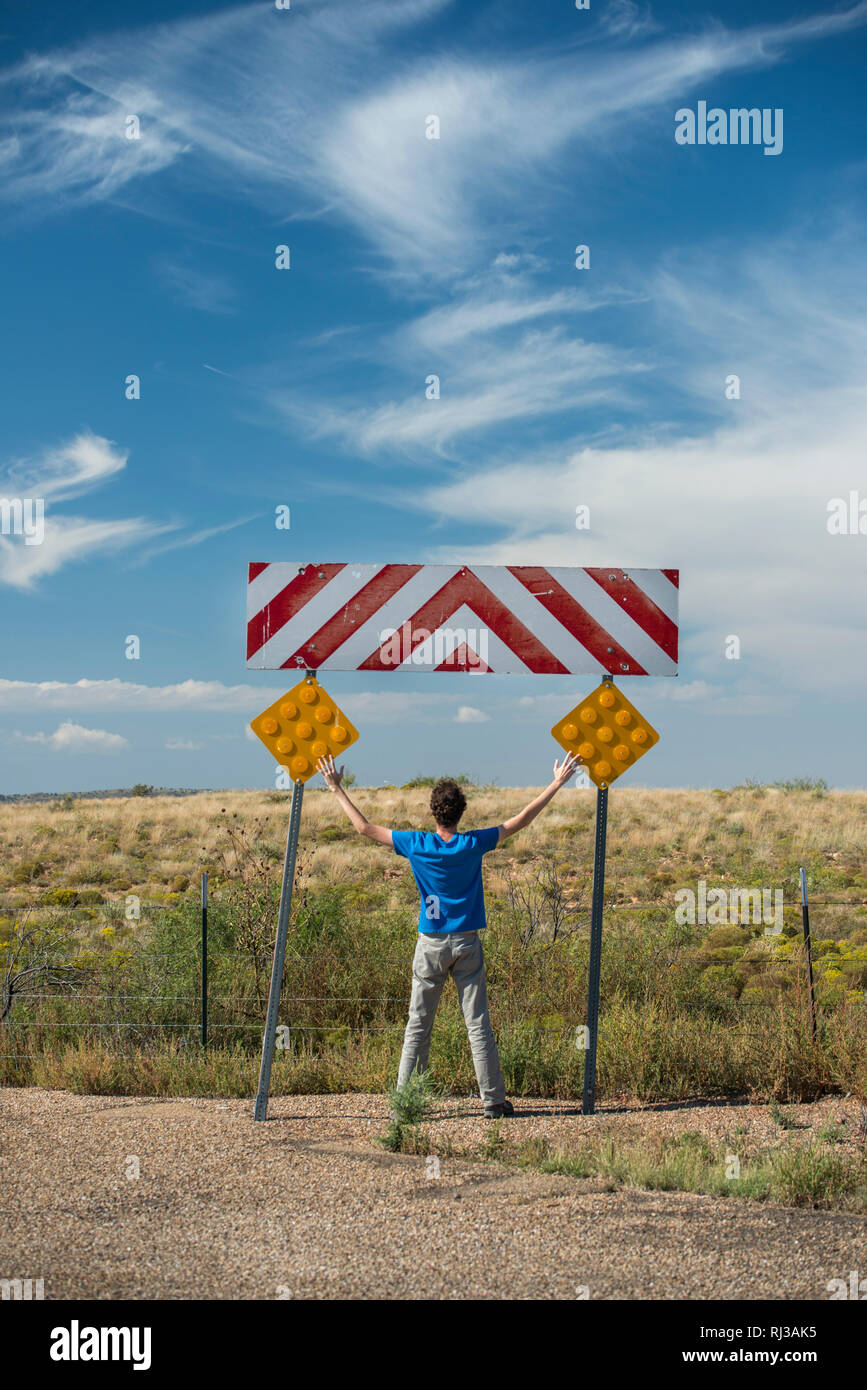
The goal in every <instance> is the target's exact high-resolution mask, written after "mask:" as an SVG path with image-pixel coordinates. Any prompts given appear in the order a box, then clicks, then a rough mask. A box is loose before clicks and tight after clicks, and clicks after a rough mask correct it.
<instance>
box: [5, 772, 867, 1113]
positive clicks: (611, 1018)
mask: <svg viewBox="0 0 867 1390" xmlns="http://www.w3.org/2000/svg"><path fill="white" fill-rule="evenodd" d="M530 795H532V792H531V790H529V789H511V790H510V789H491V788H487V789H471V790H470V792H469V800H470V805H469V810H468V814H467V822H468V824H470V825H475V826H480V825H492V824H497V823H499V822H500V821H502V820H503V819H504V818H505V817H506V816H507V815H509V814H511V813H514V812H515V811H516V810H517V809H519V808H520V807H521V805H523V804H524V803H525V802H526V800H527V799H528V798H529V797H530ZM354 797H355V799H356V800H357V802H358V804H359V805H360V806H361V807H362V808H363V809H364V811H365V813H366V814H367V815H368V816H369V817H370V818H371V819H372V820H375V821H379V822H382V823H385V824H389V825H392V826H395V827H409V826H423V825H425V824H428V823H429V812H428V807H427V802H428V793H427V792H426V791H425V790H402V789H398V788H380V789H368V790H359V791H357V792H356V793H354ZM594 800H595V799H594V797H593V796H592V795H591V794H590V793H588V792H583V791H577V790H572V789H569V790H567V791H565V792H564V793H561V794H560V795H559V796H558V797H557V799H556V800H555V801H554V802H553V803H552V805H551V806H550V807H549V808H548V809H547V810H546V811H545V812H544V813H543V815H542V816H541V817H540V818H539V819H538V820H537V821H536V822H535V823H534V824H533V825H532V826H531V827H530V828H529V829H528V830H527V831H525V832H523V833H522V834H521V835H519V836H517V837H516V838H515V839H514V840H512V841H510V842H509V844H508V845H507V846H506V847H505V848H504V849H503V850H502V851H499V852H496V853H494V854H492V855H489V856H488V857H487V859H486V861H485V863H486V867H485V880H486V894H487V902H488V919H489V925H490V928H491V930H490V931H489V933H488V937H487V941H486V953H487V955H488V963H489V977H490V981H491V998H492V1007H493V1015H494V1024H495V1027H496V1028H497V1029H498V1035H499V1039H500V1048H501V1053H502V1056H503V1065H504V1070H505V1072H506V1075H507V1082H508V1085H509V1088H510V1091H511V1092H512V1093H513V1094H515V1095H537V1096H546V1095H547V1096H554V1097H561V1098H569V1097H574V1096H575V1095H576V1094H580V1089H581V1083H582V1075H583V1053H581V1052H580V1051H578V1050H577V1049H576V1044H575V1027H576V1025H577V1024H579V1023H580V1022H581V1021H582V1020H583V1019H584V1018H585V1013H584V1010H585V1008H586V998H585V991H586V978H587V926H588V921H587V919H588V899H589V893H588V888H589V876H590V870H591V860H592V848H593V819H594ZM288 803H289V798H288V796H287V795H285V794H278V793H274V792H268V793H264V792H261V791H258V792H253V791H244V792H205V793H199V794H196V795H193V796H190V797H159V796H154V797H146V798H145V797H141V798H139V797H136V798H130V799H128V800H125V801H121V800H114V799H106V800H104V801H98V800H80V801H78V802H75V803H73V804H71V805H70V804H68V802H59V803H57V804H56V805H55V804H29V803H25V804H19V805H10V804H4V805H0V866H2V868H0V956H2V952H3V949H4V941H5V942H8V941H10V940H11V936H10V933H12V934H14V933H15V932H16V931H19V932H20V923H21V920H22V917H24V916H26V913H27V909H28V905H30V906H31V907H33V905H34V904H35V905H36V913H37V916H38V914H39V913H40V912H41V911H43V906H42V904H43V903H44V901H45V898H46V895H48V896H49V897H50V896H51V895H52V894H53V895H54V896H55V901H56V902H57V901H58V900H57V893H58V890H60V892H61V895H63V894H64V893H65V895H66V896H65V898H63V897H61V899H60V905H59V906H56V907H55V908H54V909H53V911H54V912H55V913H56V914H60V915H61V916H62V917H63V920H64V922H65V923H66V925H67V927H68V930H69V932H70V938H69V939H70V943H71V947H74V950H75V952H76V957H77V959H78V960H80V961H83V963H84V967H85V975H84V976H83V977H82V978H83V980H84V983H83V984H82V986H81V988H80V990H79V991H78V993H77V994H75V995H74V997H71V998H67V999H66V1000H61V1001H59V1002H58V1001H57V1000H55V999H52V1000H49V1001H47V1003H45V1005H44V1007H45V1008H50V1009H51V1010H53V1012H52V1013H51V1015H50V1017H49V1018H48V1019H47V1020H46V1016H45V1015H44V1014H43V1013H40V1008H41V1007H43V1006H42V1005H41V1004H40V1002H39V1001H37V1000H33V1001H32V1002H31V1001H29V1000H27V999H19V1001H18V1003H17V1005H16V1008H15V1012H14V1013H13V1014H12V1015H10V1017H11V1019H12V1020H13V1023H14V1025H15V1038H14V1047H13V1046H12V1045H11V1044H9V1045H8V1046H4V1047H2V1048H0V1053H6V1052H9V1053H15V1054H16V1056H14V1057H8V1058H4V1063H3V1066H2V1067H0V1073H2V1075H4V1076H5V1077H6V1078H7V1080H8V1081H10V1082H12V1083H13V1084H24V1083H27V1082H28V1081H29V1082H30V1083H32V1082H37V1083H38V1084H44V1085H49V1086H51V1085H56V1086H64V1085H71V1086H73V1087H75V1088H76V1089H81V1090H90V1091H93V1090H97V1091H102V1090H105V1089H109V1090H115V1091H122V1092H125V1093H127V1094H135V1093H139V1094H176V1095H177V1094H184V1093H195V1094H229V1095H242V1094H249V1090H250V1086H251V1084H252V1081H253V1072H254V1070H255V1068H254V1066H253V1065H252V1063H251V1058H253V1057H254V1055H255V1050H256V1046H257V1037H258V1036H259V1035H260V1032H261V1020H262V1016H263V1010H264V1003H263V1001H264V995H265V993H266V992H267V979H268V969H269V953H270V947H271V941H272V938H273V929H274V920H275V915H276V914H275V900H276V895H277V893H278V890H279V879H280V871H281V866H282V858H283V849H284V837H285V832H286V826H287V819H288ZM865 826H867V794H865V793H861V792H834V793H829V794H821V795H817V794H815V793H811V792H809V791H793V792H775V791H770V790H766V791H759V790H751V789H749V788H744V789H735V790H733V791H724V790H717V791H685V790H674V791H647V790H641V789H630V788H628V787H623V788H615V789H614V792H613V793H612V796H611V801H610V820H609V838H608V867H607V877H606V902H607V904H608V906H607V908H606V919H605V951H604V962H603V1021H602V1027H601V1030H600V1041H599V1049H600V1053H599V1068H600V1070H599V1086H600V1089H599V1093H598V1094H599V1095H600V1098H601V1097H602V1096H603V1094H608V1095H612V1094H629V1095H632V1096H633V1097H635V1098H637V1099H640V1100H644V1101H648V1100H659V1099H664V1098H669V1099H681V1098H684V1097H687V1096H694V1095H707V1096H713V1095H737V1094H741V1095H743V1094H747V1095H753V1096H763V1097H765V1098H771V1097H776V1098H778V1099H781V1100H795V1099H804V1098H811V1097H814V1096H818V1095H821V1094H823V1093H827V1092H828V1091H838V1092H839V1091H843V1092H846V1091H851V1092H852V1093H853V1094H855V1095H859V1096H863V1095H864V1094H865V1091H867V1057H865V1054H867V1047H865V1039H867V1027H865V1009H864V986H865V984H867V878H865V874H864V869H863V847H864V840H865ZM802 864H803V865H805V866H806V868H807V871H808V880H809V884H810V891H811V896H812V898H813V899H814V901H815V907H814V911H813V932H814V940H815V942H816V975H817V991H818V996H819V1002H820V1007H821V1013H822V1027H821V1030H820V1036H819V1038H818V1039H817V1041H816V1043H815V1044H813V1042H812V1040H811V1037H810V1033H809V1026H808V1018H807V1014H806V999H805V991H804V984H803V980H804V973H803V965H802V962H801V961H800V959H799V955H798V952H799V946H798V940H799V914H798V909H797V906H796V901H797V883H798V869H799V866H800V865H802ZM203 868H207V870H208V873H209V882H210V887H211V903H212V914H211V917H212V937H211V943H212V944H211V947H210V951H209V954H210V956H211V991H212V998H213V999H214V1001H215V1005H214V1009H213V1012H212V1021H213V1024H214V1032H213V1035H212V1037H213V1044H214V1045H213V1047H212V1049H210V1050H209V1051H208V1053H207V1054H205V1055H203V1054H201V1053H200V1052H197V1051H196V1049H197V1047H198V1044H197V1042H196V1031H195V1023H196V1016H197V1011H198V1005H197V1003H196V995H197V992H198V963H197V962H198V920H197V909H196V891H197V887H198V877H199V874H200V873H201V871H202V869H203ZM699 879H705V880H706V882H707V884H708V885H709V886H717V885H719V886H725V887H738V888H749V887H764V888H782V889H783V890H784V892H785V898H786V902H787V904H788V907H787V912H786V923H785V927H784V936H783V937H781V938H778V939H775V940H773V939H770V938H766V937H764V936H763V935H762V930H761V927H758V928H756V929H755V930H754V931H753V932H752V933H751V932H750V931H749V930H746V929H742V928H741V927H740V926H726V927H724V928H722V929H721V931H722V934H721V935H720V933H718V932H717V933H715V932H714V930H713V928H712V927H710V926H704V927H698V928H693V929H684V928H683V927H682V926H679V925H678V924H677V922H676V919H675V912H674V908H675V892H676V890H677V889H678V888H679V887H690V886H691V887H693V888H695V886H696V883H697V880H699ZM552 884H553V885H554V887H553V889H552ZM70 895H78V896H77V899H76V898H75V897H74V896H73V897H72V901H69V898H70ZM130 895H135V896H136V897H137V898H140V899H141V905H142V916H141V919H140V921H137V922H136V921H133V922H129V921H127V920H125V918H124V915H123V909H124V904H125V903H126V902H128V899H129V896H130ZM829 898H833V899H834V900H835V904H836V905H833V906H832V905H829V904H828V903H827V901H826V900H827V899H829ZM417 912H418V893H417V890H416V888H415V884H414V882H413V880H412V876H411V874H410V871H409V867H408V865H407V864H406V862H405V861H404V860H401V859H398V858H396V857H395V856H393V855H390V854H388V853H387V852H386V851H385V850H383V849H381V848H379V847H377V846H374V845H372V844H371V843H370V842H368V841H366V840H364V839H362V838H360V837H358V836H356V835H355V834H354V832H353V831H352V829H351V827H350V826H349V824H348V822H347V821H346V820H345V819H344V818H343V817H342V816H341V814H340V812H339V809H338V807H337V805H336V804H335V802H334V800H333V799H332V798H331V797H330V795H329V794H328V793H327V792H325V791H324V790H316V789H310V790H308V791H307V793H306V795H305V801H304V817H303V825H302V845H301V851H300V855H299V868H298V882H297V889H296V895H295V902H294V909H293V919H292V923H291V927H290V941H289V965H288V967H287V977H286V979H287V986H286V991H285V995H284V1014H285V1016H286V1017H287V1018H288V1020H289V1022H290V1023H291V1024H292V1026H293V1028H294V1029H295V1030H296V1031H295V1034H294V1035H293V1039H292V1047H291V1050H290V1051H288V1052H285V1053H283V1054H282V1055H281V1058H280V1059H279V1065H278V1066H277V1067H275V1074H274V1088H275V1093H278V1092H282V1093H284V1094H285V1093H289V1092H302V1091H303V1092H308V1093H312V1092H316V1091H336V1090H341V1089H345V1090H359V1091H363V1090H370V1089H380V1088H383V1087H385V1085H386V1084H387V1083H388V1081H389V1080H390V1079H391V1078H392V1077H393V1074H394V1068H395V1063H396V1054H397V1049H399V1045H400V1035H401V1031H402V1022H403V1019H404V1017H405V1012H404V1011H405V1002H404V1000H405V996H406V995H407V994H408V984H409V978H408V970H409V961H410V957H411V953H412V948H413V942H414V926H415V921H416V917H417ZM558 914H559V915H558ZM558 921H565V927H564V928H563V930H562V931H560V929H559V928H558V932H559V935H557V936H556V939H555V934H554V931H555V926H556V924H557V922H558ZM552 947H554V948H555V949H551V948H552ZM0 964H2V959H0ZM224 997H225V1000H226V1002H225V1003H224V1002H223V999H224ZM217 1000H219V1006H218V1004H217V1002H216V1001H217ZM746 1005H749V1006H753V1005H755V1006H756V1007H755V1008H753V1007H749V1008H747V1007H742V1006H746ZM46 1021H47V1022H48V1023H49V1026H46V1027H43V1022H46ZM19 1024H20V1025H21V1026H18V1025H19ZM10 1037H11V1030H9V1029H7V1030H6V1034H5V1035H4V1038H0V1042H4V1043H8V1040H9V1038H10ZM432 1056H433V1063H434V1066H435V1068H436V1069H437V1073H438V1076H439V1077H440V1079H441V1080H442V1082H443V1083H444V1084H445V1085H447V1086H448V1087H449V1089H450V1090H451V1091H452V1093H454V1094H463V1093H466V1092H468V1091H471V1090H472V1089H473V1076H472V1071H471V1068H470V1064H469V1057H468V1050H467V1047H466V1039H465V1035H464V1031H463V1025H462V1021H461V1019H460V1015H459V1012H458V1010H457V1007H456V1005H455V1001H454V998H453V996H452V994H451V993H447V996H446V998H445V1000H444V1003H443V1006H442V1009H441V1014H440V1018H439V1020H438V1024H437V1030H436V1032H435V1038H434V1052H433V1054H432Z"/></svg>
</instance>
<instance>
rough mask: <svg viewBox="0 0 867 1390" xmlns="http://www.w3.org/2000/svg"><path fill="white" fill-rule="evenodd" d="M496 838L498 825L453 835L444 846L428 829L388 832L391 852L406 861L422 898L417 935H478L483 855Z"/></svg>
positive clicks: (482, 922)
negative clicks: (459, 933)
mask: <svg viewBox="0 0 867 1390" xmlns="http://www.w3.org/2000/svg"><path fill="white" fill-rule="evenodd" d="M499 838H500V830H499V826H494V827H493V828H492V829H491V830H470V831H468V832H467V833H466V834H465V835H453V836H452V838H451V839H450V840H449V841H448V843H446V841H445V840H441V839H440V837H439V835H437V834H436V833H435V832H434V831H432V830H394V831H392V836H391V842H392V845H393V846H394V852H395V854H400V855H402V856H403V858H404V859H408V860H409V867H410V868H411V869H412V874H413V878H414V879H415V881H416V883H417V885H418V891H419V893H420V894H421V909H420V911H419V914H418V929H419V931H423V932H449V931H481V930H482V928H483V927H484V926H485V925H486V923H485V894H484V889H483V888H482V855H483V854H487V853H488V851H489V850H492V849H496V847H497V841H498V840H499Z"/></svg>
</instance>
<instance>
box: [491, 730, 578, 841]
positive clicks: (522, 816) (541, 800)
mask: <svg viewBox="0 0 867 1390" xmlns="http://www.w3.org/2000/svg"><path fill="white" fill-rule="evenodd" d="M582 761H583V760H582V759H581V758H576V757H573V755H572V754H571V753H567V754H566V756H565V758H564V759H563V766H562V767H561V766H560V764H559V763H555V764H554V778H553V781H552V782H551V783H550V784H549V785H548V786H547V787H546V788H545V790H544V791H543V792H540V793H539V795H538V796H537V797H534V798H533V800H532V801H530V802H528V804H527V805H526V806H525V807H524V809H523V811H519V812H518V814H517V815H516V816H512V817H511V819H510V820H507V821H503V824H502V825H501V826H500V827H499V830H500V838H499V840H498V841H497V844H498V845H501V844H502V843H503V841H504V840H508V838H509V836H510V835H514V834H515V832H516V831H518V830H523V829H524V826H526V825H529V824H530V822H531V821H533V820H535V819H536V817H537V816H538V814H539V812H540V811H542V810H544V808H545V807H546V806H547V805H548V802H549V801H550V800H551V798H552V796H556V794H557V792H558V791H559V790H560V788H561V787H564V786H565V785H566V783H567V782H568V781H569V778H570V777H571V776H572V775H573V774H574V773H575V772H577V771H578V768H579V767H580V765H581V762H582Z"/></svg>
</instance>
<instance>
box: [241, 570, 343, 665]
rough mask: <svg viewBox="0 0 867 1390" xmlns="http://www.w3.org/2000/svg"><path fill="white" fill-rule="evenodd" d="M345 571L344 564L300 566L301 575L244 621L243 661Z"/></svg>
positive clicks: (254, 653) (297, 575)
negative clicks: (245, 628) (244, 647)
mask: <svg viewBox="0 0 867 1390" xmlns="http://www.w3.org/2000/svg"><path fill="white" fill-rule="evenodd" d="M345 568H346V566H345V565H304V566H303V568H302V569H301V572H300V573H299V574H296V576H295V578H294V579H292V580H290V582H289V583H288V584H287V585H286V587H285V588H283V589H281V590H280V592H279V594H276V595H275V596H274V598H272V599H271V601H270V603H266V604H265V607H264V608H263V609H261V611H260V612H258V613H257V614H256V616H255V617H253V618H251V619H250V621H249V622H248V624H247V660H248V661H249V660H250V657H251V656H255V655H256V652H257V651H259V649H260V648H261V647H264V645H265V643H266V642H267V641H268V640H269V639H270V638H271V637H273V636H274V634H275V633H276V632H279V631H280V629H281V627H283V626H284V625H285V624H286V623H288V621H289V619H290V618H294V616H295V614H296V613H298V612H299V611H300V609H302V608H303V607H304V605H305V603H309V602H310V600H311V599H312V598H313V597H314V595H315V594H318V593H319V590H320V589H324V588H325V585H326V584H327V583H328V581H329V580H330V579H333V578H334V576H335V575H336V574H339V573H340V571H341V570H342V569H345Z"/></svg>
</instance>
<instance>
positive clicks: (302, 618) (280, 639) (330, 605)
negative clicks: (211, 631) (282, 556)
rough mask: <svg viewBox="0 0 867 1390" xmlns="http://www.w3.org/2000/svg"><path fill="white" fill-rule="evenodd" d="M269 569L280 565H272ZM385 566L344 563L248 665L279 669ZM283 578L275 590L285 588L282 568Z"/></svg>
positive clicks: (278, 590)
mask: <svg viewBox="0 0 867 1390" xmlns="http://www.w3.org/2000/svg"><path fill="white" fill-rule="evenodd" d="M269 568H273V569H278V568H282V567H281V566H277V565H274V566H270V567H269ZM298 568H299V569H300V568H301V566H299V567H298ZM384 568H385V566H384V565H346V566H345V567H344V568H343V569H342V570H340V571H339V573H338V574H335V576H334V578H333V579H329V580H328V582H327V584H323V586H322V588H321V589H320V590H319V592H318V593H316V594H314V595H313V597H312V598H311V599H310V601H309V602H308V603H305V604H304V607H303V608H300V609H299V610H298V612H297V613H296V614H295V616H294V617H292V618H290V619H289V621H288V622H286V623H284V624H283V626H282V627H281V628H279V629H278V630H277V632H275V633H274V634H273V636H271V637H269V638H268V641H267V642H266V643H265V644H264V646H262V647H260V649H259V651H258V652H256V653H255V655H254V656H252V657H251V658H250V663H249V664H250V665H252V666H260V667H262V668H263V669H265V670H272V671H275V670H279V668H280V667H281V666H282V665H283V663H284V661H288V659H289V657H290V656H291V655H292V653H293V652H296V651H297V650H298V648H299V647H303V646H304V643H305V642H306V641H307V640H308V639H309V638H310V637H312V635H313V633H314V632H317V631H318V630H319V628H320V627H322V625H323V623H327V622H328V620H329V618H333V617H334V614H335V613H339V612H340V609H341V608H343V607H345V605H346V604H347V603H349V601H350V600H351V599H352V598H354V597H355V595H356V594H357V593H358V591H359V589H362V588H364V585H365V584H368V583H369V582H370V580H371V579H372V578H373V577H374V575H376V574H378V573H379V571H380V570H382V569H384ZM283 577H284V583H283V584H281V585H280V587H279V588H278V589H277V593H280V591H281V590H282V589H283V588H284V587H285V582H288V581H286V575H285V571H284V576H283ZM301 665H302V666H303V665H304V663H303V662H302V663H301ZM299 669H300V668H299Z"/></svg>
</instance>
